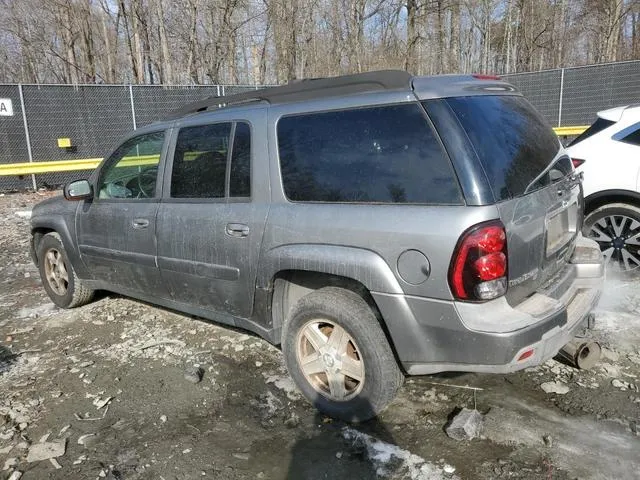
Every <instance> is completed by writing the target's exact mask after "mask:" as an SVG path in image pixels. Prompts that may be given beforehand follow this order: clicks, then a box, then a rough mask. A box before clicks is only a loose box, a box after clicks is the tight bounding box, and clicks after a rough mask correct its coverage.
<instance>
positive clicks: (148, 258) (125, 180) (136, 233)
mask: <svg viewBox="0 0 640 480" xmlns="http://www.w3.org/2000/svg"><path fill="white" fill-rule="evenodd" d="M165 137H166V135H165V132H164V131H159V132H151V133H145V134H142V135H138V136H136V137H133V138H131V139H129V140H127V141H126V142H124V143H123V144H122V145H121V146H120V147H119V148H118V149H117V150H116V151H115V152H114V153H113V154H112V155H111V156H110V157H109V159H108V160H107V161H106V162H105V163H104V164H103V166H102V167H101V169H100V171H99V172H98V173H97V175H96V178H95V180H94V192H95V193H94V198H93V199H91V200H86V201H85V202H84V203H83V204H82V205H80V207H79V208H78V211H77V214H76V222H77V232H78V245H79V249H80V255H81V257H82V260H83V261H84V263H85V264H86V265H87V267H88V268H89V270H90V271H91V273H92V274H93V277H94V278H95V279H96V280H104V281H106V282H107V283H109V284H110V285H113V286H117V287H123V288H124V289H125V290H131V291H135V292H141V293H147V294H153V295H155V296H161V297H166V296H167V293H166V289H165V288H164V287H163V285H162V282H161V279H160V272H159V270H158V268H157V265H156V253H157V252H156V236H155V229H156V215H157V212H158V205H159V201H160V200H159V198H160V192H161V188H160V187H161V181H160V178H159V175H160V174H161V173H160V172H161V168H160V165H161V163H160V159H161V157H162V155H163V151H164V145H165Z"/></svg>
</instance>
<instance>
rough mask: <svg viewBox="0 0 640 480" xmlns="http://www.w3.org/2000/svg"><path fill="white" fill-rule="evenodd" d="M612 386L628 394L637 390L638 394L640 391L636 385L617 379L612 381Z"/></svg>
mask: <svg viewBox="0 0 640 480" xmlns="http://www.w3.org/2000/svg"><path fill="white" fill-rule="evenodd" d="M611 385H613V386H614V387H616V388H619V389H620V390H622V391H623V392H626V391H627V390H632V391H634V390H635V391H636V392H637V391H638V387H637V386H636V385H635V384H633V383H629V382H626V381H624V380H620V379H617V378H616V379H615V380H612V381H611Z"/></svg>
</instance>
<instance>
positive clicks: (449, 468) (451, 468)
mask: <svg viewBox="0 0 640 480" xmlns="http://www.w3.org/2000/svg"><path fill="white" fill-rule="evenodd" d="M442 469H443V470H444V473H446V474H447V475H453V474H454V473H455V472H456V467H454V466H453V465H449V464H448V463H446V464H445V465H444V467H442Z"/></svg>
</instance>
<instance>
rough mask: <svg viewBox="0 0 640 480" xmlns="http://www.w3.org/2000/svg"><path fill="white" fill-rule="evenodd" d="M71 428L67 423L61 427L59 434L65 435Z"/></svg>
mask: <svg viewBox="0 0 640 480" xmlns="http://www.w3.org/2000/svg"><path fill="white" fill-rule="evenodd" d="M70 428H71V425H65V426H64V427H62V428H61V429H60V431H59V432H58V436H59V437H61V436H62V435H64V434H65V433H66V431H67V430H69V429H70Z"/></svg>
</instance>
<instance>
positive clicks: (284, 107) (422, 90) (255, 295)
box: [31, 71, 604, 421]
mask: <svg viewBox="0 0 640 480" xmlns="http://www.w3.org/2000/svg"><path fill="white" fill-rule="evenodd" d="M64 196H65V198H66V200H65V199H62V198H55V199H51V200H48V201H45V202H43V203H41V204H39V205H37V206H36V207H35V208H34V210H33V217H32V220H31V222H32V253H33V259H34V261H35V262H36V264H37V265H38V267H39V269H40V273H41V276H42V281H43V284H44V288H45V289H46V291H47V293H48V294H49V296H50V297H51V299H52V300H53V302H54V303H55V304H56V305H58V306H60V307H65V308H66V307H75V306H79V305H82V304H84V303H86V302H88V301H90V300H91V298H92V295H93V292H94V291H95V290H97V289H105V290H110V291H114V292H119V293H121V294H124V295H128V296H131V297H135V298H138V299H142V300H144V301H148V302H152V303H155V304H158V305H162V306H165V307H169V308H172V309H176V310H179V311H183V312H186V313H189V314H192V315H196V316H200V317H204V318H207V319H211V320H215V321H217V322H220V323H223V324H228V325H232V326H235V327H239V328H243V329H246V330H249V331H252V332H254V333H256V334H258V335H260V336H261V337H264V338H265V339H267V340H268V341H270V342H272V343H273V344H276V345H280V346H281V348H282V351H283V354H284V357H285V361H286V364H287V366H288V369H289V372H290V374H291V376H292V377H293V379H294V380H295V382H296V384H297V385H298V387H299V388H300V390H301V391H302V392H303V394H304V395H305V396H306V397H307V398H308V399H309V400H310V401H311V402H312V403H313V404H314V405H315V406H316V407H317V408H318V409H320V410H321V411H323V412H325V413H327V414H329V415H333V416H335V417H338V418H342V419H346V420H350V421H359V420H364V419H367V418H370V417H372V416H374V415H376V414H377V413H378V412H380V411H381V410H382V409H383V408H384V407H385V406H386V405H387V404H388V403H389V402H390V401H391V400H392V399H393V398H394V396H395V395H396V393H397V391H398V389H399V388H400V386H401V384H402V382H403V379H404V376H405V374H409V375H423V374H432V373H436V372H443V371H471V372H495V373H497V372H500V373H504V372H512V371H515V370H519V369H522V368H525V367H530V366H532V365H537V364H539V363H541V362H543V361H545V360H547V359H549V358H550V357H553V356H554V355H556V353H557V352H558V351H559V350H560V349H561V347H562V346H563V345H564V344H565V343H567V342H568V341H570V340H571V339H572V338H573V336H574V334H575V333H576V332H577V331H578V330H579V329H580V328H581V327H582V326H583V325H584V324H585V322H586V319H587V317H588V316H589V314H590V312H591V310H592V309H593V308H594V306H595V305H596V303H597V300H598V298H599V296H600V293H601V289H602V283H603V275H604V274H603V262H602V257H601V254H600V251H599V249H598V246H597V245H596V244H595V242H593V241H591V240H587V239H585V238H583V237H582V236H581V234H580V231H581V226H582V210H583V198H582V187H581V182H580V177H579V176H578V175H576V173H575V171H574V169H573V166H572V163H571V160H570V158H569V157H568V156H567V155H566V154H565V151H564V150H563V148H562V146H561V144H560V142H559V141H558V139H557V138H556V136H555V135H554V133H553V131H552V129H551V128H550V127H549V126H548V125H547V124H546V123H545V122H544V120H543V119H542V118H541V116H540V115H539V114H538V113H537V112H536V111H535V110H534V108H533V107H531V105H530V104H529V103H528V102H527V101H526V100H525V99H524V98H523V97H522V95H521V94H520V93H518V91H516V89H515V88H514V87H513V86H511V85H509V84H508V83H505V82H503V81H501V80H499V79H498V78H494V77H487V76H472V75H456V76H436V77H412V76H411V75H409V74H407V73H406V72H401V71H384V72H371V73H365V74H360V75H352V76H344V77H337V78H327V79H313V80H304V81H299V82H294V83H291V84H289V85H285V86H281V87H275V88H268V89H264V90H257V91H252V92H250V93H244V94H240V95H234V96H229V97H220V98H210V99H207V100H205V101H202V102H199V103H196V104H194V105H190V106H188V107H187V108H185V109H183V110H182V111H180V112H178V113H177V114H176V115H174V116H173V117H172V118H171V119H169V120H167V121H163V122H160V123H156V124H153V125H150V126H147V127H144V128H141V129H138V130H136V131H135V132H133V133H132V134H131V135H130V136H129V137H128V138H127V139H126V140H124V142H123V143H122V144H121V145H120V146H119V147H118V148H117V149H116V150H115V151H114V152H113V153H112V154H111V155H109V156H108V157H106V159H105V160H104V161H103V162H102V164H101V165H100V166H99V168H98V169H97V170H96V171H95V172H94V173H93V174H92V176H91V177H90V179H89V180H80V181H76V182H72V183H70V184H69V185H67V186H66V187H65V189H64Z"/></svg>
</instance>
